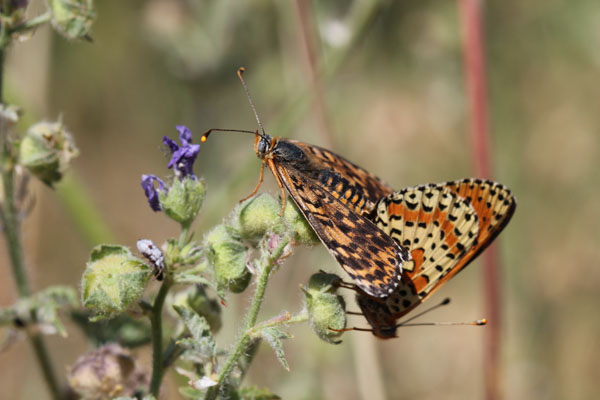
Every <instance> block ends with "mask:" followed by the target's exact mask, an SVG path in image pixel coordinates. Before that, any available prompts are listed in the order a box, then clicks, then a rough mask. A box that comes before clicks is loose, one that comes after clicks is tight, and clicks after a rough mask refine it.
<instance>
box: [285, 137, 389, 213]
mask: <svg viewBox="0 0 600 400" xmlns="http://www.w3.org/2000/svg"><path fill="white" fill-rule="evenodd" d="M279 141H280V142H282V141H286V142H289V143H291V144H293V145H295V146H297V147H298V148H300V149H302V151H303V152H304V154H305V155H306V156H307V157H308V158H309V159H310V160H311V164H312V168H313V170H316V171H322V170H327V169H328V170H330V171H333V172H334V173H335V174H337V175H338V176H340V177H341V178H343V179H345V180H346V181H347V182H348V185H349V186H351V187H355V188H359V190H357V191H358V192H359V196H358V197H357V199H358V198H360V199H364V200H365V201H366V203H365V204H368V203H369V202H370V203H371V204H372V206H371V208H372V207H373V206H374V205H375V203H377V202H378V201H379V199H381V198H382V197H384V196H387V195H389V194H391V193H392V192H393V191H394V190H393V189H392V188H391V187H390V186H389V185H388V184H386V183H385V182H383V181H382V180H381V179H379V178H378V177H377V176H375V175H373V174H372V173H370V172H369V171H367V170H365V169H363V168H361V167H359V166H358V165H356V164H354V163H352V162H351V161H348V160H346V159H345V158H344V157H342V156H340V155H338V154H335V153H333V152H331V151H329V150H327V149H323V148H321V147H319V146H314V145H309V144H306V143H303V142H299V141H296V140H288V139H279ZM358 203H359V201H358V200H357V201H356V203H352V204H358ZM358 208H359V211H361V212H363V211H364V210H363V209H364V205H361V206H359V207H358ZM367 208H368V206H367ZM367 211H369V212H370V210H367Z"/></svg>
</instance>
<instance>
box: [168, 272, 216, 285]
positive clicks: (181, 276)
mask: <svg viewBox="0 0 600 400" xmlns="http://www.w3.org/2000/svg"><path fill="white" fill-rule="evenodd" d="M173 279H174V281H175V283H187V284H190V283H192V284H194V283H195V284H198V285H206V286H211V287H212V286H214V285H213V284H212V282H211V281H209V280H208V279H206V278H204V277H202V276H200V275H196V274H194V273H189V271H184V272H180V273H177V274H175V275H174V277H173Z"/></svg>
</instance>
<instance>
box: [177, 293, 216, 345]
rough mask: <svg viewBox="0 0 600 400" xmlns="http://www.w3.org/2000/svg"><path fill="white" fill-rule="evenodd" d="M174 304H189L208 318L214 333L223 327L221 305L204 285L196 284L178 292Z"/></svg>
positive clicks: (199, 313) (188, 305)
mask: <svg viewBox="0 0 600 400" xmlns="http://www.w3.org/2000/svg"><path fill="white" fill-rule="evenodd" d="M173 305H177V306H187V307H189V308H191V309H192V310H194V311H195V312H196V313H198V315H200V316H203V317H204V318H206V320H207V321H208V324H209V325H210V330H211V332H212V333H213V334H214V333H216V332H218V331H219V329H221V325H222V321H221V306H220V305H219V302H218V301H217V300H216V299H213V298H210V297H209V296H208V294H207V293H206V289H205V288H204V286H202V285H194V286H191V287H189V288H187V289H186V290H183V291H181V292H179V293H177V294H176V295H175V296H173ZM169 309H172V307H169Z"/></svg>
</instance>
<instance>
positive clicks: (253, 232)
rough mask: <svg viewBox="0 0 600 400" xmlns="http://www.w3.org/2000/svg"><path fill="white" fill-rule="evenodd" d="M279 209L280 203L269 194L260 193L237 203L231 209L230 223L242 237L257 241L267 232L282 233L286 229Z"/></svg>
mask: <svg viewBox="0 0 600 400" xmlns="http://www.w3.org/2000/svg"><path fill="white" fill-rule="evenodd" d="M280 211H281V203H279V201H277V200H276V199H275V198H274V197H273V196H271V195H270V194H268V193H262V194H260V195H258V196H254V197H251V198H249V199H248V200H246V201H244V202H243V203H241V204H239V205H238V206H237V207H236V208H235V210H234V211H233V218H232V221H231V224H232V225H233V226H234V227H235V228H236V229H237V230H238V231H239V232H240V234H241V236H242V238H244V239H246V240H250V241H252V242H257V241H258V240H259V239H260V238H261V237H263V236H264V234H265V233H267V232H273V233H283V232H284V231H285V230H286V226H285V223H284V221H283V219H282V218H281V217H280V216H279V212H280Z"/></svg>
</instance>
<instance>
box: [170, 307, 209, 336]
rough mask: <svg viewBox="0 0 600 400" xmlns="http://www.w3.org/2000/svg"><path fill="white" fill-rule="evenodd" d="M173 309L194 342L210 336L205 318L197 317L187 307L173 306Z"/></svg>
mask: <svg viewBox="0 0 600 400" xmlns="http://www.w3.org/2000/svg"><path fill="white" fill-rule="evenodd" d="M173 308H174V309H175V311H177V314H179V315H180V316H181V318H182V319H183V323H184V324H185V326H186V327H187V328H188V330H189V331H190V333H191V334H192V337H193V338H194V339H195V340H197V341H200V340H202V338H203V337H205V336H210V325H209V324H208V321H207V320H206V318H204V317H202V316H200V315H198V314H197V313H196V312H195V311H194V310H192V309H191V308H189V307H185V306H179V305H173Z"/></svg>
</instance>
